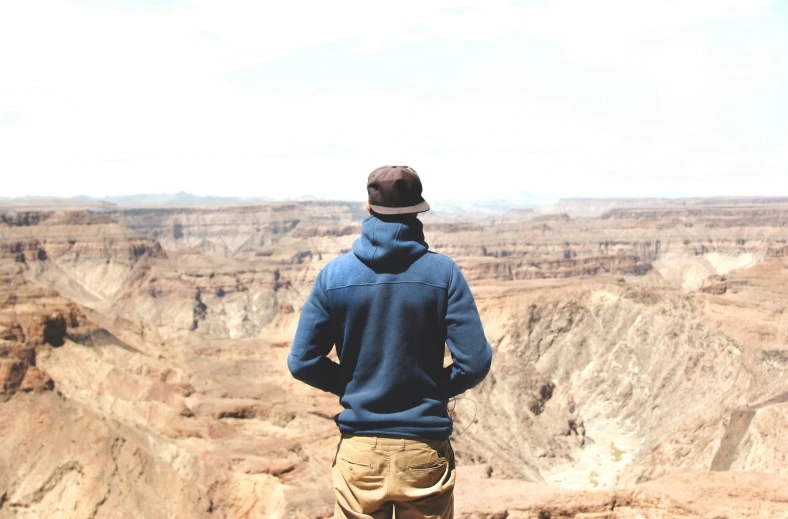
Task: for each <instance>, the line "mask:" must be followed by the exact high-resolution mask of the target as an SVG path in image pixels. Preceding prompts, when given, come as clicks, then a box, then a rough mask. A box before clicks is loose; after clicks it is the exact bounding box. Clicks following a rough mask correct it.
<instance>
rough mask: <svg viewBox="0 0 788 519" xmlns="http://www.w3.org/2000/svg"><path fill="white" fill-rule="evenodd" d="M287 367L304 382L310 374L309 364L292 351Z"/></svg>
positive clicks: (295, 376)
mask: <svg viewBox="0 0 788 519" xmlns="http://www.w3.org/2000/svg"><path fill="white" fill-rule="evenodd" d="M287 369H289V370H290V374H291V375H293V377H294V378H295V379H297V380H300V381H302V382H303V381H304V379H306V378H307V376H308V375H307V372H308V371H309V365H308V364H307V363H305V362H304V361H302V360H301V359H299V358H298V357H295V356H294V355H293V354H292V353H291V354H290V355H288V356H287Z"/></svg>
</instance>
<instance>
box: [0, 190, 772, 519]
mask: <svg viewBox="0 0 788 519" xmlns="http://www.w3.org/2000/svg"><path fill="white" fill-rule="evenodd" d="M696 205H697V204H696ZM729 205H731V204H729ZM733 205H737V204H733ZM739 205H741V204H739ZM694 207H695V205H693V208H694ZM775 207H776V206H775V205H774V204H771V205H770V206H769V207H768V208H767V210H768V211H771V210H773V209H774V208H775ZM662 209H665V211H662ZM734 209H735V210H734ZM734 209H730V210H727V209H726V211H729V213H724V212H721V211H720V209H719V208H718V207H716V206H712V207H711V208H709V211H700V212H693V211H695V209H693V210H692V211H683V212H682V211H678V210H675V208H668V207H667V206H665V207H664V208H660V210H658V211H655V210H653V208H652V209H649V210H648V211H647V212H645V213H644V212H642V211H639V210H638V211H635V210H634V209H631V208H630V210H629V213H620V214H619V213H616V214H615V215H610V217H608V218H604V219H600V218H582V217H577V215H576V214H572V213H571V212H570V211H569V206H567V210H563V211H561V213H568V214H567V215H562V214H559V215H557V216H547V217H541V216H540V214H538V213H537V214H534V212H531V211H523V212H514V213H511V214H509V215H508V216H507V217H506V218H499V219H498V220H496V221H492V220H491V221H484V222H482V221H476V222H472V223H464V222H457V221H446V220H441V219H440V217H439V216H437V217H436V216H434V215H426V216H425V217H424V218H425V220H424V221H425V230H426V233H427V241H428V242H429V243H430V244H431V248H432V249H433V250H435V251H437V252H444V253H447V254H449V255H450V256H452V258H454V259H455V260H456V261H457V262H458V263H459V265H460V266H461V268H462V270H463V272H464V273H465V275H466V277H467V278H468V279H469V280H470V281H471V284H472V288H473V291H474V296H475V298H476V301H477V305H478V307H479V309H480V311H481V313H482V319H483V322H484V324H485V330H486V334H487V337H488V339H489V340H490V342H491V343H492V344H493V347H494V349H495V355H494V361H493V366H492V370H491V373H490V376H489V377H488V378H487V379H485V381H484V382H483V383H482V384H480V385H479V386H478V387H477V388H475V389H473V390H472V391H470V392H468V393H466V394H464V395H462V397H461V398H458V399H457V400H456V401H455V402H452V403H451V404H450V407H451V412H452V413H453V415H454V416H455V437H454V438H453V445H454V447H455V450H456V453H457V456H458V459H459V461H460V467H459V477H460V479H459V483H458V485H459V486H458V489H459V490H458V500H457V503H458V508H457V510H458V516H459V517H477V518H478V517H499V518H500V517H508V518H510V519H512V518H517V517H573V516H574V517H606V516H609V517H651V516H653V517H682V516H683V517H714V516H715V514H716V515H720V514H722V513H725V514H727V515H728V516H730V517H736V516H735V515H733V513H732V512H730V510H736V511H737V512H736V513H739V512H738V511H741V514H740V515H739V516H740V517H757V516H758V515H759V514H760V513H761V512H763V513H764V514H766V513H768V514H772V515H775V514H781V513H784V508H785V507H784V499H783V496H782V494H780V491H779V488H783V487H782V486H778V483H780V484H782V483H784V482H783V479H782V478H783V477H784V473H785V464H784V463H783V462H782V461H783V460H784V459H786V458H785V456H788V452H786V450H785V447H784V446H783V445H782V443H784V442H783V441H782V440H781V438H782V437H781V436H780V435H778V434H774V431H779V430H783V429H784V428H785V426H786V424H788V421H786V416H788V413H786V405H788V398H786V397H785V394H787V393H786V390H785V388H784V387H782V386H783V384H782V382H781V381H782V380H783V378H784V373H785V372H786V370H788V354H786V349H785V344H786V340H788V335H786V333H788V332H786V326H785V320H784V314H785V312H784V306H785V305H784V301H785V300H786V299H787V298H788V284H787V283H788V282H786V281H785V280H786V279H788V276H787V275H786V271H787V269H788V262H786V258H788V256H787V255H786V254H788V253H786V252H785V251H788V247H787V246H786V245H785V243H786V241H785V240H786V238H788V236H786V235H785V233H784V226H774V227H769V228H765V227H761V226H760V225H761V224H762V223H763V222H765V221H766V220H759V219H758V218H761V216H762V217H763V218H772V217H773V216H774V215H773V214H771V213H770V214H767V213H766V212H764V213H763V214H761V216H758V215H756V214H755V213H753V212H750V213H746V212H742V211H743V209H742V208H741V207H738V206H737V207H735V208H734ZM660 211H662V212H660ZM768 211H767V212H768ZM362 216H363V207H362V206H361V204H342V203H333V202H331V203H289V204H263V205H259V206H244V207H225V208H200V207H193V208H152V209H134V210H127V209H122V208H111V207H107V208H101V209H100V210H97V211H93V212H91V211H86V210H81V211H72V212H69V211H62V210H60V211H48V210H40V211H32V210H31V211H27V210H26V211H17V212H14V213H11V212H6V213H2V219H0V272H1V273H2V277H1V278H0V389H2V393H0V437H2V438H3V442H2V445H0V517H13V516H17V515H25V514H27V515H29V516H36V517H57V516H58V514H61V512H62V510H65V509H66V508H67V509H68V510H69V511H71V512H69V513H73V516H74V517H152V518H156V517H170V516H183V517H197V518H199V517H244V516H246V517H310V518H312V517H324V516H329V515H330V514H331V511H332V503H331V499H332V494H331V488H330V485H326V483H325V478H326V477H327V476H326V474H327V470H328V467H330V465H331V462H332V459H333V456H334V454H335V451H336V441H337V432H336V426H335V424H334V422H333V420H332V418H333V416H334V414H335V413H336V412H338V410H339V409H340V407H339V405H338V403H337V400H336V398H335V397H333V396H332V395H327V394H324V393H321V392H319V391H315V390H312V389H311V388H308V387H306V386H304V385H303V384H300V383H297V382H296V381H294V380H293V379H292V378H291V377H290V376H289V373H288V372H287V368H286V356H287V353H288V346H289V341H290V339H292V336H293V332H294V327H295V325H296V322H297V320H298V316H299V312H300V310H301V308H302V306H303V304H304V301H305V299H306V297H307V295H308V293H309V290H310V288H311V284H312V282H313V280H314V277H315V275H316V274H317V272H318V271H319V270H320V268H321V267H322V266H323V265H325V263H326V262H328V261H329V260H331V259H332V258H333V257H335V256H336V255H338V254H340V253H342V252H346V251H348V250H350V247H351V245H352V242H353V240H354V239H355V237H356V233H357V232H358V229H359V221H360V219H361V217H362ZM737 218H738V219H741V218H744V219H750V220H751V221H753V222H755V223H756V224H758V225H756V226H752V227H741V226H739V225H738V224H736V225H733V224H732V222H735V221H736V219H737ZM718 220H719V221H718ZM715 222H716V223H715ZM715 276H718V277H715ZM52 389H54V390H52ZM20 418H23V419H24V420H23V421H21V422H20ZM19 423H25V424H26V428H21V427H19V426H18V424H19ZM52 431H54V433H55V434H52ZM677 469H678V470H681V471H682V472H681V473H679V475H676V476H675V481H678V482H679V484H678V485H677V486H672V485H671V484H670V482H671V481H673V480H671V479H670V478H669V477H666V475H669V474H673V471H675V470H677ZM711 469H714V470H715V471H714V472H713V473H712V472H709V471H710V470H711ZM732 471H747V473H745V474H735V475H734V474H733V473H732ZM755 471H757V472H758V474H757V475H756V474H754V472H755ZM750 472H752V473H750ZM672 477H673V476H672ZM753 478H754V479H753ZM737 481H738V483H737ZM742 481H744V482H745V483H741V482H742ZM544 483H548V484H549V485H545V484H544ZM558 487H563V488H564V489H563V490H559V489H558ZM469 488H473V492H468V489H469ZM567 489H574V491H570V490H567ZM704 492H707V493H708V495H709V496H711V497H709V498H706V497H704V495H705V494H704ZM164 494H166V495H164ZM173 496H176V497H173ZM714 496H717V497H714ZM471 498H472V499H471ZM754 499H757V500H759V501H757V502H758V503H760V506H761V508H757V507H754V506H750V505H751V504H752V503H753V502H755V501H752V500H754ZM715 501H719V503H717V502H715ZM160 503H167V506H166V507H162V506H160ZM154 504H155V506H154ZM726 507H727V508H726ZM725 510H727V511H725ZM777 516H779V515H777Z"/></svg>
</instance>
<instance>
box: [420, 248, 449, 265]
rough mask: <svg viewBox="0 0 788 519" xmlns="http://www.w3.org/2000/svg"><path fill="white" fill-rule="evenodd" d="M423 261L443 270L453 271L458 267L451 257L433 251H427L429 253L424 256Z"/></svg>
mask: <svg viewBox="0 0 788 519" xmlns="http://www.w3.org/2000/svg"><path fill="white" fill-rule="evenodd" d="M423 259H424V260H425V261H428V262H430V263H432V264H434V265H436V266H439V267H442V268H447V269H451V268H454V267H456V266H457V263H455V262H454V260H453V259H451V258H450V257H448V256H446V255H445V254H441V253H440V252H435V251H431V250H428V251H427V253H426V254H425V255H424V256H423Z"/></svg>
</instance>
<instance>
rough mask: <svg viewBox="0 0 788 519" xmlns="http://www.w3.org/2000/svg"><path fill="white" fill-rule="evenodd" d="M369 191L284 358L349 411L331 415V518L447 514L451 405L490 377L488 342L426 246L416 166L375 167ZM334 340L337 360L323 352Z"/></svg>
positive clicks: (469, 300)
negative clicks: (359, 219) (347, 244)
mask: <svg viewBox="0 0 788 519" xmlns="http://www.w3.org/2000/svg"><path fill="white" fill-rule="evenodd" d="M367 192H368V195H369V203H368V204H367V209H368V210H369V213H370V216H369V217H368V218H367V219H365V220H364V223H363V225H362V227H361V237H360V238H358V239H357V240H356V241H355V242H354V243H353V251H352V252H349V253H347V254H344V255H342V256H340V257H338V258H336V259H334V260H333V261H331V262H330V263H328V265H326V266H325V267H324V268H323V270H321V271H320V273H319V274H318V275H317V279H316V280H315V284H314V286H313V288H312V292H311V293H310V295H309V299H308V300H307V302H306V304H305V305H304V309H303V312H302V313H301V318H300V320H299V323H298V330H297V331H296V335H295V338H294V339H293V344H292V350H291V352H290V355H289V356H288V358H287V364H288V367H289V368H290V372H291V373H292V374H293V376H294V377H296V378H297V379H299V380H302V381H304V382H306V383H307V384H309V385H312V386H314V387H316V388H318V389H321V390H323V391H328V392H331V393H333V394H335V395H337V396H338V397H339V401H340V403H341V404H342V406H343V407H344V408H345V409H344V410H343V411H342V412H341V413H339V414H338V415H337V416H336V417H335V421H336V423H337V425H338V426H339V430H340V432H341V433H342V438H341V441H340V444H339V447H338V450H337V455H336V458H335V460H334V464H333V468H332V476H333V480H334V489H335V493H336V500H337V502H336V506H335V512H334V514H335V515H334V517H338V518H354V519H361V518H374V519H382V518H389V519H390V518H391V517H392V514H393V512H394V511H396V517H397V518H398V519H415V518H427V517H429V518H451V517H453V513H454V498H453V491H454V481H455V468H454V453H453V451H452V448H451V445H450V443H449V436H451V433H452V420H451V417H450V416H449V414H448V411H447V404H448V401H449V399H450V398H451V397H454V396H456V395H459V394H460V393H462V392H463V391H465V390H466V389H469V388H471V387H473V386H475V385H476V384H478V383H479V382H480V381H481V380H482V379H483V378H484V377H485V376H486V375H487V372H488V371H489V369H490V361H491V357H492V349H491V348H490V344H489V342H487V340H486V339H485V336H484V330H483V329H482V324H481V320H480V319H479V312H478V311H477V309H476V304H475V303H474V300H473V296H472V295H471V291H470V289H469V288H468V283H467V282H466V281H465V278H464V277H463V275H462V273H461V272H460V269H459V268H458V267H457V265H456V264H455V263H454V261H452V260H451V259H449V258H448V257H446V256H443V255H440V254H436V253H433V252H431V251H429V250H427V243H425V241H424V232H423V226H422V223H421V221H420V220H419V219H418V218H417V214H418V213H420V212H424V211H428V210H429V208H430V206H429V205H428V204H427V202H426V201H425V200H424V198H423V197H422V194H421V193H422V186H421V180H420V179H419V176H418V175H417V174H416V172H415V171H414V170H413V169H411V168H409V167H407V166H383V167H380V168H378V169H376V170H375V171H373V172H372V173H371V174H370V175H369V178H368V180H367ZM334 345H336V349H337V355H338V357H339V363H338V364H337V363H335V362H333V361H331V360H329V359H328V358H326V356H327V355H328V354H329V352H330V351H331V349H332V347H333V346H334ZM445 346H448V348H449V352H450V353H451V357H452V360H453V363H452V364H451V365H449V366H447V367H443V355H444V349H445Z"/></svg>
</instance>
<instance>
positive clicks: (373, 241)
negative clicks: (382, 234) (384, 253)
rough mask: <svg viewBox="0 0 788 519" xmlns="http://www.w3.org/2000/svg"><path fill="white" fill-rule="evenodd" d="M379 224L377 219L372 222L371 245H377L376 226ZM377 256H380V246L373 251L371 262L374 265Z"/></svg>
mask: <svg viewBox="0 0 788 519" xmlns="http://www.w3.org/2000/svg"><path fill="white" fill-rule="evenodd" d="M377 224H378V219H377V218H375V219H374V220H373V221H372V237H371V239H370V242H371V243H375V226H376V225H377ZM377 254H378V246H377V245H375V250H373V251H372V260H371V263H374V262H375V256H376V255H377Z"/></svg>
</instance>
